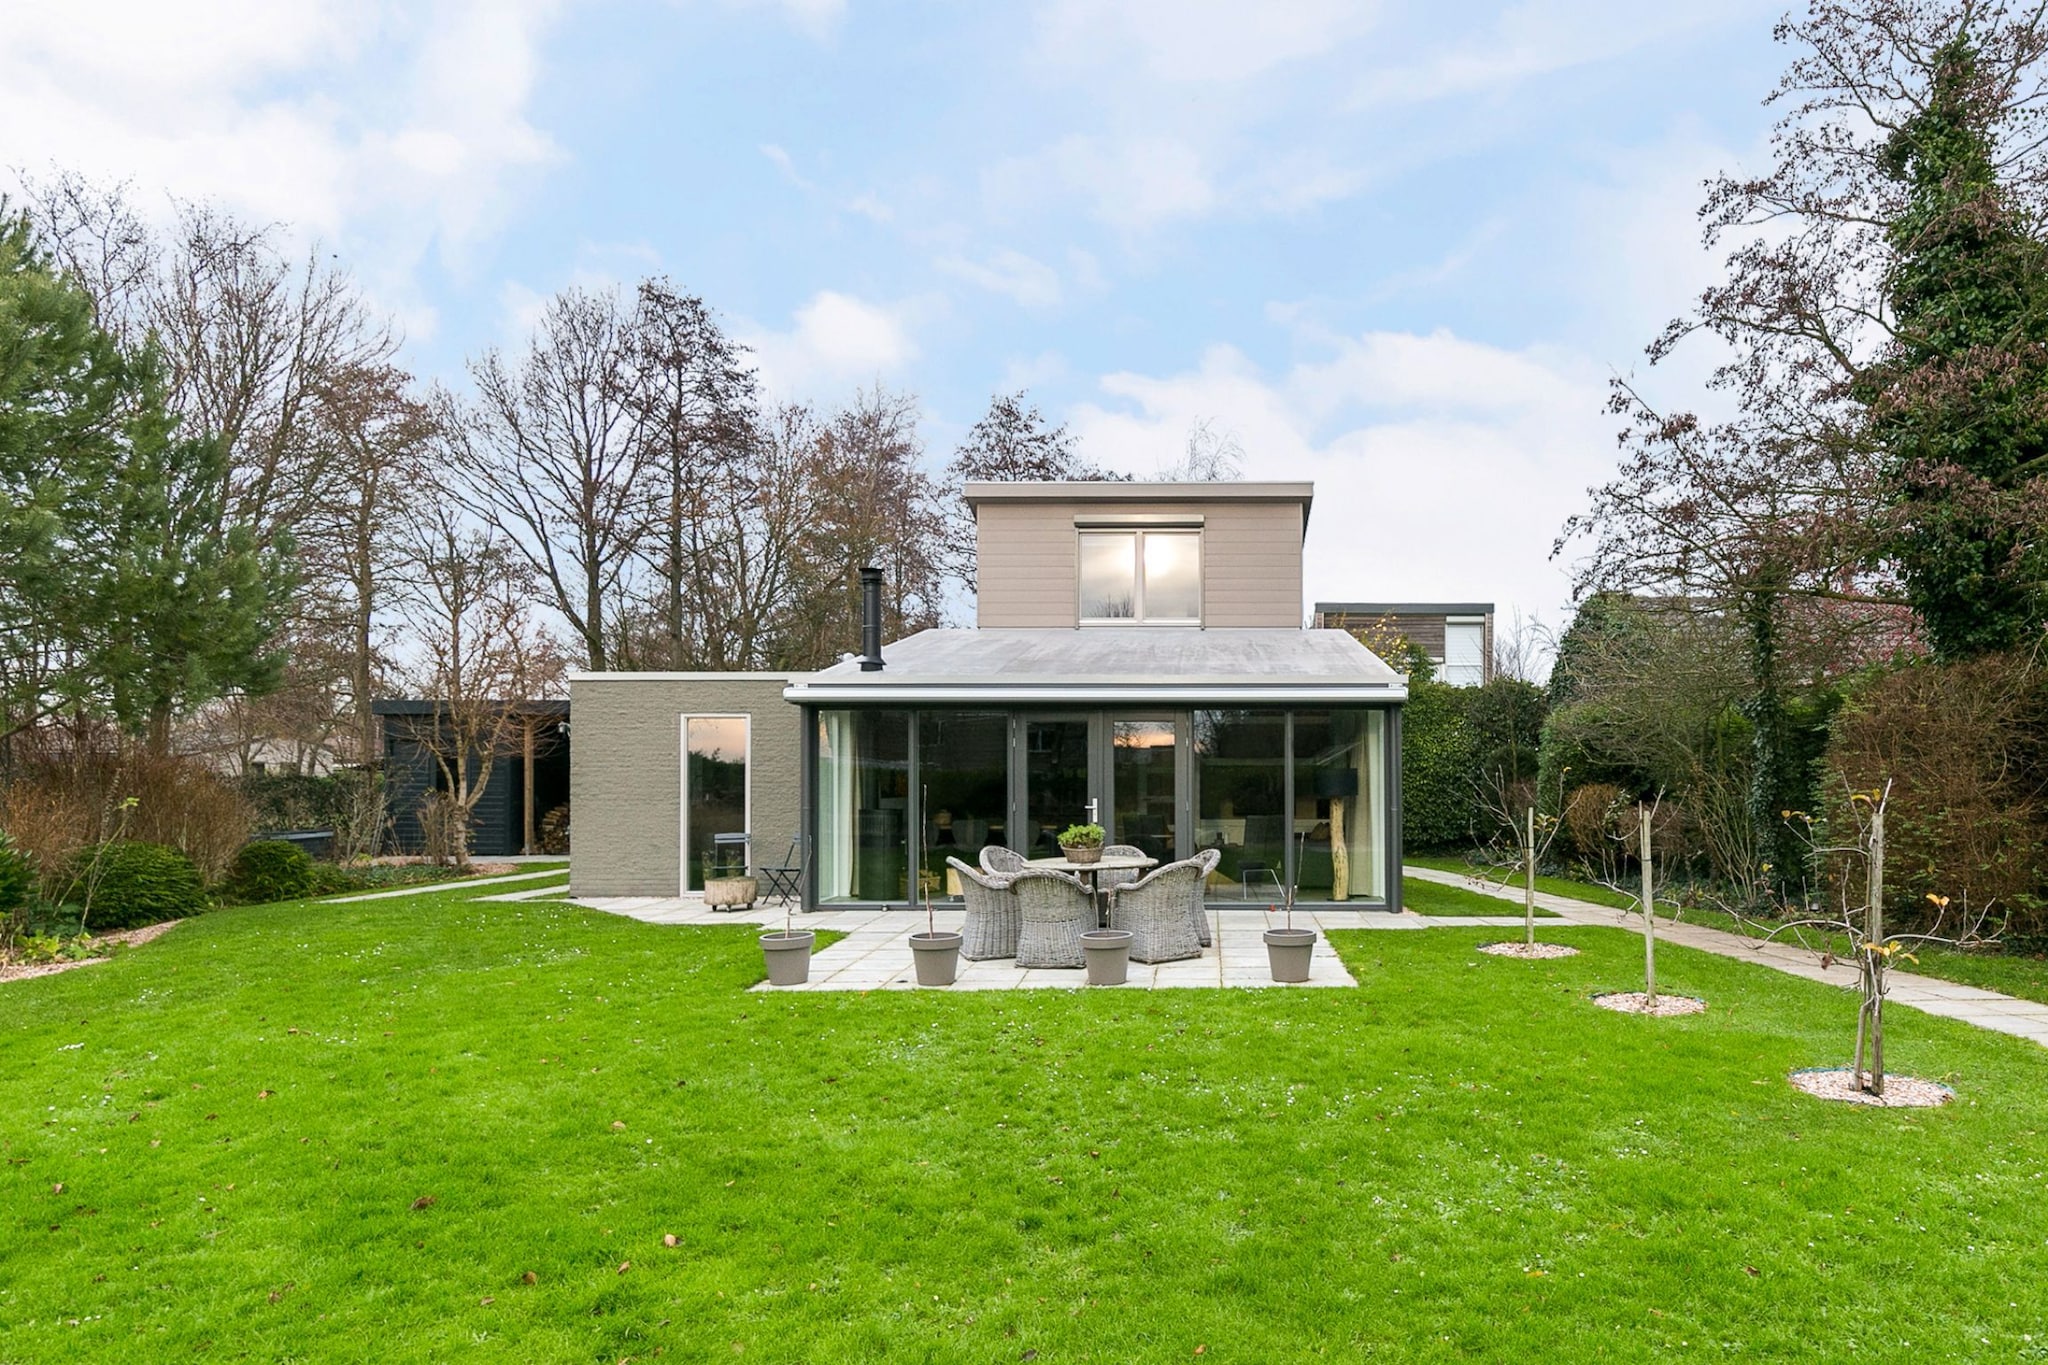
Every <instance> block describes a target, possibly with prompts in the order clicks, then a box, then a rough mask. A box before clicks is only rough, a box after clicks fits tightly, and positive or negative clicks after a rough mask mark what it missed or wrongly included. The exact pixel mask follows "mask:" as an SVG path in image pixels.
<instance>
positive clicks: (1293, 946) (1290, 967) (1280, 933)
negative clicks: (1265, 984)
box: [1266, 839, 1316, 982]
mask: <svg viewBox="0 0 2048 1365" xmlns="http://www.w3.org/2000/svg"><path fill="white" fill-rule="evenodd" d="M1306 842H1307V841H1306V839H1304V840H1303V843H1304V844H1306ZM1294 865H1295V867H1296V868H1299V867H1300V866H1301V857H1300V855H1299V853H1297V854H1296V855H1295V859H1294ZM1283 903H1284V905H1285V907H1286V910H1287V924H1286V926H1285V927H1284V928H1280V929H1268V930H1266V966H1267V967H1268V968H1269V969H1270V970H1271V971H1272V973H1273V979H1274V980H1275V981H1285V982H1302V981H1306V980H1308V964H1309V961H1310V959H1311V958H1313V957H1314V956H1315V951H1316V931H1315V930H1313V929H1297V928H1295V927H1294V881H1293V880H1292V879H1289V881H1288V883H1287V894H1286V896H1285V898H1284V901H1283ZM1270 908H1271V907H1268V909H1269V910H1270Z"/></svg>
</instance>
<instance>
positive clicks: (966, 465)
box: [946, 389, 1125, 588]
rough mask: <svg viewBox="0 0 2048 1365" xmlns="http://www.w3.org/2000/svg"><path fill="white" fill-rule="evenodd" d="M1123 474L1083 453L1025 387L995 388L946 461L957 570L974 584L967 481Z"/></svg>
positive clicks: (1109, 477)
mask: <svg viewBox="0 0 2048 1365" xmlns="http://www.w3.org/2000/svg"><path fill="white" fill-rule="evenodd" d="M1124 477H1125V476H1124V475H1121V474H1112V473H1110V472H1109V471H1107V470H1104V469H1102V468H1100V467H1098V466H1096V465H1095V464H1093V463H1091V462H1090V461H1088V460H1086V459H1083V458H1082V457H1081V454H1080V452H1079V451H1078V450H1077V449H1076V448H1075V446H1074V437H1073V433H1071V432H1069V431H1068V430H1067V427H1066V424H1065V423H1064V422H1062V423H1058V424H1054V423H1051V422H1049V421H1047V419H1046V417H1045V415H1044V414H1043V413H1041V412H1039V410H1038V408H1037V406H1036V405H1035V404H1033V403H1032V402H1031V401H1030V398H1029V396H1028V395H1027V394H1026V393H1025V392H1024V391H1023V390H1021V389H1020V390H1018V391H1017V392H1016V393H998V394H996V395H995V396H994V397H992V398H990V399H989V400H988V411H987V412H985V413H983V414H982V416H981V419H980V420H979V421H977V422H976V423H975V424H974V425H973V426H972V427H971V428H969V430H968V432H967V436H966V438H965V439H963V440H962V441H961V442H960V444H959V446H958V447H957V448H956V449H955V450H954V451H953V458H952V460H951V461H950V462H949V463H948V464H947V465H946V492H947V495H948V498H949V500H950V501H951V502H952V503H953V505H954V517H953V522H952V528H951V530H952V534H951V537H950V540H949V545H948V549H949V552H950V554H951V556H952V562H953V571H954V572H955V573H957V574H959V575H960V576H961V577H962V578H964V579H965V580H966V581H967V585H968V586H969V587H970V588H971V587H973V586H974V548H975V547H974V513H973V509H972V508H970V507H968V506H967V503H966V500H965V499H964V498H963V497H962V496H961V494H962V489H963V486H964V485H966V484H968V483H972V482H997V483H1034V482H1046V481H1058V480H1069V479H1082V480H1122V479H1123V478H1124Z"/></svg>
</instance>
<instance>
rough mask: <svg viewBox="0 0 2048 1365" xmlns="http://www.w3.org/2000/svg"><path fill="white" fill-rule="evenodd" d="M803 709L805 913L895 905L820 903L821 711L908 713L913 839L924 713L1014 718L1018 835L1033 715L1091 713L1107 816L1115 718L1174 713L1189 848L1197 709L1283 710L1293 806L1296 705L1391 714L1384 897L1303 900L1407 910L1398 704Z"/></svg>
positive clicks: (1292, 854)
mask: <svg viewBox="0 0 2048 1365" xmlns="http://www.w3.org/2000/svg"><path fill="white" fill-rule="evenodd" d="M798 709H799V711H800V712H801V717H802V725H803V744H802V746H801V747H802V754H803V760H802V762H803V772H802V773H801V774H800V775H799V780H798V784H797V790H798V799H799V800H800V801H801V803H802V810H801V812H800V825H801V828H802V830H803V847H804V849H805V855H804V873H803V878H802V885H803V901H804V909H805V910H807V911H815V910H863V909H876V908H880V909H894V908H897V907H896V905H895V902H893V901H855V900H845V901H833V902H831V903H830V904H829V905H828V904H821V903H820V902H819V899H818V859H817V857H816V850H817V848H818V801H817V774H818V713H819V712H820V711H852V710H876V711H904V712H907V713H908V714H909V717H910V727H909V731H910V734H909V746H910V749H909V761H910V794H909V802H908V809H907V811H906V819H905V822H904V828H905V830H906V831H907V837H908V838H911V839H915V838H916V837H917V831H919V830H922V829H923V828H924V809H923V792H922V790H921V783H920V777H921V773H920V769H921V767H922V766H923V758H922V755H921V753H920V741H921V738H922V736H921V733H920V731H921V727H922V725H923V717H924V714H925V713H926V712H928V711H978V712H984V713H985V712H990V711H1002V712H1004V713H1005V714H1007V715H1008V717H1009V720H1010V744H1009V757H1010V775H1009V784H1008V785H1009V810H1008V812H1007V814H1006V819H1005V823H1006V827H1007V828H1009V829H1010V830H1011V831H1013V835H1012V837H1013V838H1014V837H1015V836H1014V831H1018V830H1021V829H1022V828H1023V815H1024V809H1025V792H1024V780H1025V767H1026V765H1025V763H1024V762H1023V759H1024V757H1025V755H1024V745H1025V742H1026V741H1025V725H1026V723H1027V722H1028V721H1030V720H1033V719H1040V718H1043V717H1047V716H1058V717H1061V718H1074V717H1085V718H1086V719H1087V720H1088V733H1089V791H1090V794H1091V795H1092V796H1093V797H1094V798H1095V799H1096V800H1097V801H1099V802H1100V803H1101V804H1100V806H1099V807H1098V810H1099V812H1100V813H1102V814H1107V813H1108V812H1110V811H1111V810H1113V809H1114V802H1115V796H1116V793H1115V791H1114V790H1113V788H1112V786H1111V783H1112V782H1113V781H1114V768H1115V755H1114V754H1112V753H1111V752H1110V750H1111V748H1112V747H1113V746H1114V738H1113V735H1112V733H1111V726H1110V722H1111V721H1112V720H1125V719H1147V720H1157V719H1161V718H1164V717H1172V718H1173V723H1174V783H1175V786H1176V789H1177V790H1178V791H1180V792H1181V793H1183V794H1184V795H1185V797H1186V798H1187V799H1184V800H1182V801H1180V802H1179V803H1178V806H1179V808H1178V810H1177V811H1176V813H1175V818H1174V845H1175V847H1176V848H1178V849H1191V848H1193V846H1194V811H1195V807H1196V804H1197V799H1198V794H1197V793H1196V792H1195V790H1194V776H1195V775H1194V753H1193V748H1192V742H1193V713H1194V712H1195V711H1205V710H1211V709H1225V710H1228V709H1238V710H1242V709H1258V710H1277V711H1279V712H1281V713H1282V716H1283V719H1284V721H1285V724H1284V726H1283V734H1284V739H1283V745H1284V748H1283V761H1282V781H1283V783H1284V784H1285V786H1284V790H1285V791H1286V793H1287V797H1286V799H1287V800H1288V802H1289V803H1290V805H1289V809H1290V810H1291V809H1292V804H1291V803H1292V801H1293V799H1294V790H1295V774H1294V715H1295V712H1296V711H1297V710H1306V711H1329V710H1358V711H1383V712H1385V713H1386V716H1387V724H1386V741H1385V745H1386V747H1385V751H1384V753H1383V754H1382V758H1381V762H1382V767H1383V773H1382V776H1383V779H1384V781H1385V782H1386V786H1387V829H1386V832H1385V835H1384V837H1383V841H1382V847H1383V849H1384V855H1385V858H1386V867H1387V892H1386V895H1385V896H1384V897H1379V898H1373V899H1367V898H1364V897H1357V898H1354V899H1352V900H1349V901H1341V902H1325V901H1305V902H1303V904H1304V905H1324V904H1329V905H1335V906H1337V907H1338V908H1347V907H1348V908H1350V909H1356V910H1375V911H1377V910H1385V911H1388V912H1390V913H1399V911H1400V909H1401V852H1402V849H1401V709H1402V708H1401V707H1400V706H1398V705H1393V706H1350V707H1346V706H1342V705H1335V706H1333V705H1331V704H1328V703H1320V702H1319V703H1314V704H1304V705H1303V706H1300V707H1294V706H1272V707H1257V708H1244V707H1230V706H1227V705H1218V706H1213V707H1212V706H1204V705H1199V704H1196V705H1174V706H1152V707H1147V706H1138V705H1133V706H1116V707H1103V706H1070V707H1061V706H1033V707H1025V708H1021V709H1020V708H1017V707H1012V706H991V705H989V704H987V703H976V704H962V705H959V706H910V705H903V704H882V705H878V706H871V707H853V706H831V707H823V706H802V707H799V708H798ZM1286 827H1287V828H1288V830H1289V831H1290V832H1289V834H1288V837H1287V841H1286V856H1285V863H1284V869H1285V870H1284V875H1285V877H1286V879H1287V884H1288V885H1293V883H1294V878H1295V873H1296V868H1295V860H1296V856H1297V850H1296V844H1295V840H1294V837H1293V835H1292V832H1291V831H1292V828H1293V821H1292V818H1291V817H1290V818H1289V820H1288V821H1287V826H1286ZM913 851H914V850H912V849H910V848H908V847H906V849H905V855H906V857H908V856H909V855H910V854H911V853H912V852H913ZM911 863H912V867H913V871H914V869H915V860H914V859H912V860H911ZM910 885H911V886H912V887H913V888H914V887H915V886H916V881H915V878H914V876H913V878H912V880H911V882H910ZM1217 904H1219V905H1225V906H1229V905H1234V904H1235V902H1231V901H1219V902H1217ZM904 908H914V906H906V907H904Z"/></svg>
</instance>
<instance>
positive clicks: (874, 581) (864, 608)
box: [860, 569, 882, 673]
mask: <svg viewBox="0 0 2048 1365" xmlns="http://www.w3.org/2000/svg"><path fill="white" fill-rule="evenodd" d="M881 668H882V571H881V570H880V569H862V570H861V571H860V671H861V672H863V673H877V672H880V671H881Z"/></svg>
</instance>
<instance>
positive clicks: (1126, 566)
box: [1080, 531, 1202, 623]
mask: <svg viewBox="0 0 2048 1365" xmlns="http://www.w3.org/2000/svg"><path fill="white" fill-rule="evenodd" d="M1080 610H1081V619H1082V620H1083V621H1160V622H1177V623H1199V622H1200V621H1201V619H1202V535H1201V532H1199V531H1083V532H1082V533H1081V603H1080Z"/></svg>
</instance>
